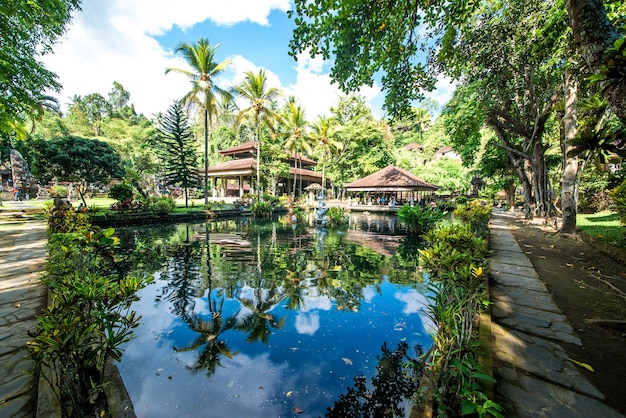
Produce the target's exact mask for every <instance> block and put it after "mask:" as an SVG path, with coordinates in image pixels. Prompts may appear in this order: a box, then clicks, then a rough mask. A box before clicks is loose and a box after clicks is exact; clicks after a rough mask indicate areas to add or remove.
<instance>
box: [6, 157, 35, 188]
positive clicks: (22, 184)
mask: <svg viewBox="0 0 626 418" xmlns="http://www.w3.org/2000/svg"><path fill="white" fill-rule="evenodd" d="M9 157H10V160H11V174H12V176H13V188H14V189H17V191H18V192H20V194H23V195H25V194H27V193H30V191H31V187H32V186H34V183H35V181H34V178H33V176H32V174H30V170H29V169H28V163H27V162H26V160H25V159H24V157H22V154H20V152H19V151H18V150H15V149H12V150H11V151H10V153H9Z"/></svg>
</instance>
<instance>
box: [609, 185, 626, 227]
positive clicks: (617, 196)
mask: <svg viewBox="0 0 626 418" xmlns="http://www.w3.org/2000/svg"><path fill="white" fill-rule="evenodd" d="M611 198H612V199H613V208H614V209H615V211H616V212H617V213H618V215H619V219H620V222H621V223H622V225H623V226H625V227H626V180H624V181H623V182H622V184H620V185H619V186H617V187H616V188H615V189H613V191H612V192H611Z"/></svg>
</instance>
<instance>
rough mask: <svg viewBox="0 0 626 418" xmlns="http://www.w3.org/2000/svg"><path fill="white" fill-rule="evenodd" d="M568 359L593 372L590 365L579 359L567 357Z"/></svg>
mask: <svg viewBox="0 0 626 418" xmlns="http://www.w3.org/2000/svg"><path fill="white" fill-rule="evenodd" d="M568 360H569V361H571V362H572V363H574V364H576V365H578V366H580V367H584V368H585V369H587V370H589V371H590V372H595V370H593V367H591V366H590V365H588V364H587V363H583V362H580V361H576V360H574V359H571V358H568Z"/></svg>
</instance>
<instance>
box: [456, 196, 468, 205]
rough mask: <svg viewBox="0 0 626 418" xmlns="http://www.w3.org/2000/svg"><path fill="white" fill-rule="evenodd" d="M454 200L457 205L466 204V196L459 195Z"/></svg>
mask: <svg viewBox="0 0 626 418" xmlns="http://www.w3.org/2000/svg"><path fill="white" fill-rule="evenodd" d="M455 202H456V203H457V205H467V197H465V196H459V197H457V198H456V200H455Z"/></svg>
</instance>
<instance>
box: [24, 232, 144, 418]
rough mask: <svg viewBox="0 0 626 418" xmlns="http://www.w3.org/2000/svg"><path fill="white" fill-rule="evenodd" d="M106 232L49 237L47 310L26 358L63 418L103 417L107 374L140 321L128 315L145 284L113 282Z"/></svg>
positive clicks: (110, 242) (110, 241)
mask: <svg viewBox="0 0 626 418" xmlns="http://www.w3.org/2000/svg"><path fill="white" fill-rule="evenodd" d="M113 233H114V230H113V229H112V228H110V229H106V230H101V229H99V228H91V227H89V226H86V227H85V228H83V229H82V230H81V231H80V232H78V233H73V234H53V235H52V236H51V238H50V242H49V244H48V252H49V254H50V256H49V262H48V272H47V275H46V276H45V277H44V279H43V282H44V283H45V284H46V285H47V286H48V289H49V291H50V295H49V298H50V304H49V306H48V307H47V308H45V309H44V312H43V314H42V315H41V316H39V317H38V325H37V328H36V329H35V330H34V331H32V332H31V333H30V334H29V335H30V336H31V337H32V338H33V339H32V340H31V341H30V342H29V343H28V349H29V353H30V356H31V358H32V359H33V360H34V362H35V364H36V365H37V366H38V367H41V366H46V367H45V368H43V369H41V370H42V373H41V374H42V377H43V378H44V379H45V380H46V381H47V382H48V383H49V384H50V386H51V387H52V389H53V391H54V393H55V395H56V396H57V398H58V400H59V402H60V405H61V410H62V414H63V416H67V417H84V416H94V415H95V416H104V415H105V414H106V413H107V407H106V401H105V400H104V387H105V385H106V384H108V383H107V382H106V381H105V377H104V376H105V368H106V367H107V363H108V362H109V360H117V361H119V360H120V358H121V355H122V349H121V346H122V345H123V344H125V343H126V342H127V341H128V340H129V339H130V338H131V337H132V331H131V330H132V328H134V327H136V326H137V324H138V321H139V318H138V317H137V316H136V315H135V313H134V312H133V311H130V304H131V302H132V301H134V300H136V299H137V297H136V292H137V291H138V290H139V289H141V288H142V287H143V286H145V284H146V283H147V282H146V281H144V280H141V279H138V278H135V277H123V278H121V279H120V277H118V276H117V275H116V274H113V269H112V268H111V267H112V264H111V262H112V261H113V256H112V249H113V248H114V247H115V246H116V245H117V242H118V241H117V239H116V238H115V237H114V236H113Z"/></svg>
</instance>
